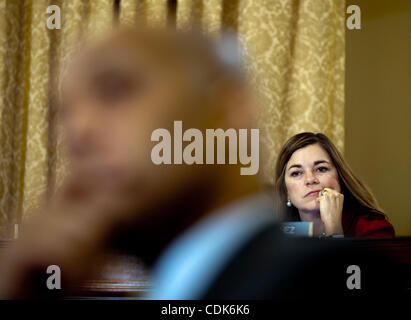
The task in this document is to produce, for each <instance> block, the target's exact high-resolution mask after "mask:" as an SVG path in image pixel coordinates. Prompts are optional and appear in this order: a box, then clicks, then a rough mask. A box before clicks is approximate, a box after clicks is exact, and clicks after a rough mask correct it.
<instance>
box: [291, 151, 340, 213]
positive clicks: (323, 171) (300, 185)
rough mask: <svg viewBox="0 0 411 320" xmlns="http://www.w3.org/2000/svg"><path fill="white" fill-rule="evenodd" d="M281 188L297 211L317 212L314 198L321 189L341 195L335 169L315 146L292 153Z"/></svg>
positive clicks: (327, 157)
mask: <svg viewBox="0 0 411 320" xmlns="http://www.w3.org/2000/svg"><path fill="white" fill-rule="evenodd" d="M285 185H286V188H287V194H288V199H290V200H291V203H292V204H293V206H295V207H296V208H297V209H298V210H299V211H314V210H319V204H318V203H317V202H316V201H315V199H316V198H317V197H318V193H319V192H320V191H321V190H322V189H323V188H331V189H334V190H336V191H338V192H341V188H340V184H339V182H338V173H337V169H336V168H335V167H334V164H333V163H332V161H331V159H330V157H329V155H328V153H327V152H326V151H325V150H324V149H323V148H322V147H321V146H320V145H319V144H317V143H316V144H312V145H309V146H306V147H304V148H301V149H298V150H297V151H295V152H294V153H293V154H292V156H291V158H290V160H289V161H288V163H287V164H286V171H285Z"/></svg>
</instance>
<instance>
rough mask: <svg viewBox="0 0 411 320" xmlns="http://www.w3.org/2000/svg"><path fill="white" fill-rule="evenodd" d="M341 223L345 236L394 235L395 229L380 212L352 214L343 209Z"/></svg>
mask: <svg viewBox="0 0 411 320" xmlns="http://www.w3.org/2000/svg"><path fill="white" fill-rule="evenodd" d="M342 225H343V230H344V236H345V237H394V236H395V231H394V227H393V226H392V224H391V223H389V222H388V220H387V219H385V217H384V216H383V215H381V214H377V213H372V212H370V213H364V214H354V213H353V212H352V211H344V212H343V218H342Z"/></svg>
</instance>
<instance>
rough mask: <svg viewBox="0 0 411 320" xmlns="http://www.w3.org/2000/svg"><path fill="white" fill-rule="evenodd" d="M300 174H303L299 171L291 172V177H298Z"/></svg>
mask: <svg viewBox="0 0 411 320" xmlns="http://www.w3.org/2000/svg"><path fill="white" fill-rule="evenodd" d="M300 174H301V172H299V171H294V172H291V174H290V176H292V177H298V176H299V175H300Z"/></svg>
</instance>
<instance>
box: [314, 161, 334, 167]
mask: <svg viewBox="0 0 411 320" xmlns="http://www.w3.org/2000/svg"><path fill="white" fill-rule="evenodd" d="M321 163H328V164H330V163H329V162H328V161H327V160H317V161H314V166H316V165H318V164H321Z"/></svg>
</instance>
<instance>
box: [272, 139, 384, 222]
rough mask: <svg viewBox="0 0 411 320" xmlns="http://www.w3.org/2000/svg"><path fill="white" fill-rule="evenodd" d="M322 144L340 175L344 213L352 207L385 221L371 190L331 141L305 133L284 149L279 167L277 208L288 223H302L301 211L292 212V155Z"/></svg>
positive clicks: (278, 163) (276, 195)
mask: <svg viewBox="0 0 411 320" xmlns="http://www.w3.org/2000/svg"><path fill="white" fill-rule="evenodd" d="M317 143H318V144H319V145H320V146H321V147H322V148H323V149H324V150H325V151H326V152H327V153H328V155H329V157H330V158H331V161H332V162H333V164H334V166H335V168H336V169H337V172H338V178H339V183H340V187H341V191H342V193H343V194H344V209H347V207H349V208H350V209H351V210H352V211H353V213H354V214H356V215H357V214H361V213H375V214H378V215H382V216H384V217H385V214H384V212H383V211H382V209H381V208H380V206H379V205H378V203H377V200H376V199H375V197H374V196H373V194H372V192H371V191H370V189H369V188H368V187H367V186H366V185H365V184H363V183H362V182H361V181H360V180H359V179H358V178H357V177H356V176H355V175H354V173H353V171H352V170H351V168H350V166H349V165H348V163H347V162H346V161H345V160H344V158H343V157H342V155H341V154H340V152H339V151H338V150H337V148H336V147H335V146H334V144H333V143H332V142H331V140H330V139H328V137H327V136H326V135H324V134H322V133H312V132H303V133H299V134H297V135H295V136H293V137H291V138H290V139H289V140H288V141H287V142H286V143H285V144H284V146H283V148H282V150H281V152H280V154H279V156H278V159H277V163H276V166H275V180H274V192H275V205H276V210H277V212H278V213H279V214H281V215H282V216H283V218H285V219H289V220H299V214H298V210H297V208H295V207H291V208H288V207H287V206H286V202H287V188H286V185H285V169H286V166H287V163H288V161H289V160H290V158H291V156H292V154H293V153H294V152H295V151H296V150H298V149H301V148H304V147H306V146H309V145H312V144H317Z"/></svg>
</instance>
